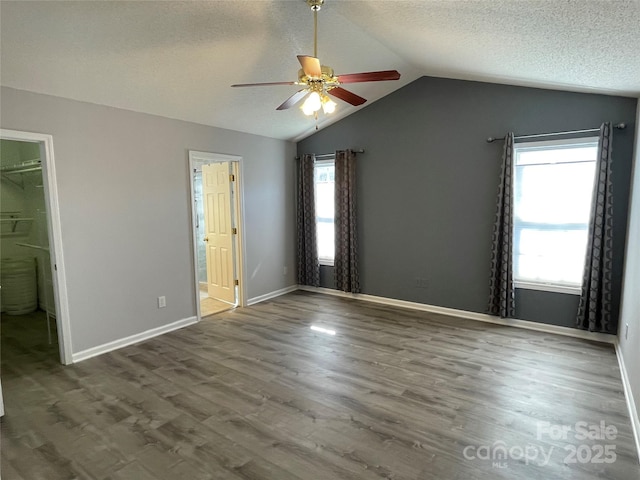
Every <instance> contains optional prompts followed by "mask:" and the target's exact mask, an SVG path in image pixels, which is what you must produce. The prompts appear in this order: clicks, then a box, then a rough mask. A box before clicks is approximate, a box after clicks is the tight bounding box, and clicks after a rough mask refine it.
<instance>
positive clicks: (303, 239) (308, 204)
mask: <svg viewBox="0 0 640 480" xmlns="http://www.w3.org/2000/svg"><path fill="white" fill-rule="evenodd" d="M314 161H315V155H303V156H302V157H301V158H300V161H299V163H298V185H297V205H296V207H297V217H296V218H297V227H298V284H299V285H311V286H314V287H317V286H318V285H320V263H319V261H318V243H317V242H318V239H317V237H316V204H315V194H314V184H313V163H314Z"/></svg>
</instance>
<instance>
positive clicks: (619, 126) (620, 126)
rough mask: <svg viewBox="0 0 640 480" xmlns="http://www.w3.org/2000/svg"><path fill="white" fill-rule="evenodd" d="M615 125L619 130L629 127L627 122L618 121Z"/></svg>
mask: <svg viewBox="0 0 640 480" xmlns="http://www.w3.org/2000/svg"><path fill="white" fill-rule="evenodd" d="M614 127H616V128H617V129H618V130H624V129H625V128H627V124H626V123H624V122H620V123H616V124H615V125H614Z"/></svg>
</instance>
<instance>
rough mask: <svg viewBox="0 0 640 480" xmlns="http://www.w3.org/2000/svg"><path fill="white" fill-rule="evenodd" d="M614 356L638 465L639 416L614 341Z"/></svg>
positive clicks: (618, 348)
mask: <svg viewBox="0 0 640 480" xmlns="http://www.w3.org/2000/svg"><path fill="white" fill-rule="evenodd" d="M616 356H617V357H618V365H619V366H620V376H621V377H622V386H623V387H624V396H625V398H626V399H627V408H628V409H629V418H630V419H631V428H632V429H633V437H634V439H635V442H636V449H637V453H638V463H640V414H639V412H638V409H637V408H636V403H635V401H634V398H633V392H632V391H631V382H630V381H629V374H628V373H627V367H626V365H625V364H624V357H623V356H622V352H621V351H620V345H619V344H618V342H617V341H616Z"/></svg>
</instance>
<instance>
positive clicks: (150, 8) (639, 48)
mask: <svg viewBox="0 0 640 480" xmlns="http://www.w3.org/2000/svg"><path fill="white" fill-rule="evenodd" d="M318 19H319V46H318V56H319V57H320V59H321V61H322V63H323V64H326V65H330V66H332V67H333V68H334V70H335V71H336V73H338V74H341V73H355V72H361V71H372V70H387V69H397V70H398V71H400V72H401V73H402V78H401V80H400V81H397V82H377V83H366V84H357V85H348V86H347V88H348V89H349V90H352V91H353V92H354V93H357V94H358V95H361V96H363V97H365V98H367V99H368V100H369V103H370V102H372V101H375V100H376V99H378V98H381V97H383V96H384V95H387V94H389V93H391V92H392V91H394V90H396V89H398V88H400V87H402V86H403V85H405V84H407V83H408V82H410V81H413V80H415V79H416V78H418V77H420V76H422V75H433V76H442V77H450V78H460V79H472V80H487V81H494V82H499V83H509V84H515V85H528V86H540V87H546V88H561V89H567V90H577V91H588V92H603V93H613V94H620V95H629V96H639V95H640V31H639V26H640V0H635V1H624V0H618V1H616V0H605V1H593V0H476V1H471V0H469V1H466V0H434V1H429V0H423V1H403V0H385V1H375V0H373V1H371V0H369V1H352V0H326V3H325V6H324V7H323V8H322V10H321V12H320V13H319V15H318ZM0 22H1V23H0V41H1V43H0V54H1V60H0V62H1V63H0V82H1V83H2V85H5V86H9V87H14V88H19V89H23V90H30V91H35V92H40V93H46V94H50V95H57V96H61V97H67V98H72V99H76V100H83V101H88V102H93V103H98V104H103V105H110V106H115V107H120V108H126V109H129V110H135V111H140V112H146V113H152V114H156V115H162V116H165V117H170V118H177V119H182V120H187V121H192V122H197V123H202V124H206V125H213V126H217V127H223V128H229V129H233V130H239V131H244V132H250V133H255V134H259V135H265V136H269V137H274V138H281V139H290V140H297V139H300V138H303V137H305V136H307V135H309V134H311V133H313V131H314V128H315V124H314V122H313V120H311V119H309V118H308V117H305V116H304V115H303V114H302V112H300V110H299V109H297V108H292V109H290V110H287V111H276V110H275V108H276V106H278V105H279V104H280V103H282V102H283V101H284V100H285V99H286V98H287V97H288V96H290V95H291V94H292V93H293V92H294V91H295V89H296V87H295V86H277V87H262V88H242V89H232V88H230V85H231V84H233V83H250V82H265V81H292V80H296V77H297V70H298V68H299V65H298V62H297V60H296V55H299V54H307V55H311V54H313V15H312V13H311V11H310V10H309V8H308V7H307V5H306V3H305V1H304V0H253V1H244V0H233V1H219V0H213V1H206V2H205V1H190V2H178V1H169V2H153V1H138V2H122V1H103V2H89V1H84V2H61V1H47V2H27V1H18V2H8V1H2V2H1V4H0ZM366 105H367V104H365V107H366ZM360 108H363V107H360ZM357 110H358V109H357V108H355V107H352V106H350V105H347V104H345V103H343V102H339V106H338V110H337V111H336V114H334V115H332V116H331V117H329V118H323V117H322V116H321V118H320V122H319V123H320V128H322V127H323V126H326V125H328V124H329V123H331V122H333V121H335V120H337V119H339V118H342V117H343V116H345V115H348V114H351V113H353V112H355V111H357Z"/></svg>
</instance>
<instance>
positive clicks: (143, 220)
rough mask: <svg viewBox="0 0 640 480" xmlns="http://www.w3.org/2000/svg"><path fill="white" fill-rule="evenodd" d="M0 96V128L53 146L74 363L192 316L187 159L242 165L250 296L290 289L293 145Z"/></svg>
mask: <svg viewBox="0 0 640 480" xmlns="http://www.w3.org/2000/svg"><path fill="white" fill-rule="evenodd" d="M1 97H2V117H1V127H2V128H6V129H13V130H23V131H30V132H38V133H44V134H50V135H52V136H53V147H54V152H55V161H56V170H57V181H58V194H59V201H60V216H61V224H62V236H63V249H64V255H65V265H66V273H67V288H68V295H69V313H70V320H71V332H72V338H71V341H72V350H73V352H74V353H77V352H81V351H83V350H86V349H89V348H92V347H96V346H99V345H103V344H105V343H108V342H111V341H115V340H118V339H121V338H125V337H128V336H130V335H134V334H137V333H141V332H144V331H146V330H149V329H152V328H156V327H162V326H164V325H167V324H169V323H172V322H175V321H177V320H180V319H184V318H188V317H192V316H195V314H196V306H195V298H196V293H195V290H194V285H193V283H194V271H193V252H192V241H191V220H190V205H189V203H190V200H189V172H188V150H199V151H205V152H216V153H226V154H233V155H240V156H242V157H243V163H244V167H243V176H244V178H243V179H244V188H245V191H244V202H245V203H244V205H245V222H246V231H245V232H244V234H245V242H246V262H247V264H246V265H247V272H248V278H247V279H246V289H247V297H248V298H253V297H257V296H260V295H265V294H268V293H270V292H272V291H275V290H278V289H281V288H285V287H288V286H290V285H294V284H295V283H296V281H295V275H294V272H295V270H296V269H295V263H294V262H295V219H294V212H295V211H294V185H295V184H294V173H295V170H294V169H295V162H294V160H293V157H294V156H295V145H294V144H293V143H291V142H285V141H281V140H274V139H270V138H265V137H259V136H255V135H249V134H245V133H240V132H235V131H230V130H224V129H220V128H214V127H208V126H204V125H198V124H194V123H188V122H184V121H178V120H172V119H167V118H163V117H157V116H153V115H147V114H141V113H136V112H131V111H127V110H121V109H116V108H111V107H105V106H100V105H95V104H90V103H85V102H78V101H72V100H68V99H63V98H58V97H52V96H48V95H41V94H37V93H32V92H26V91H21V90H15V89H11V88H6V87H3V88H2V90H1ZM212 108H213V107H212ZM284 266H287V267H288V274H287V275H283V267H284ZM160 295H165V296H166V299H167V307H166V308H163V309H158V308H157V300H156V298H157V297H158V296H160Z"/></svg>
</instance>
